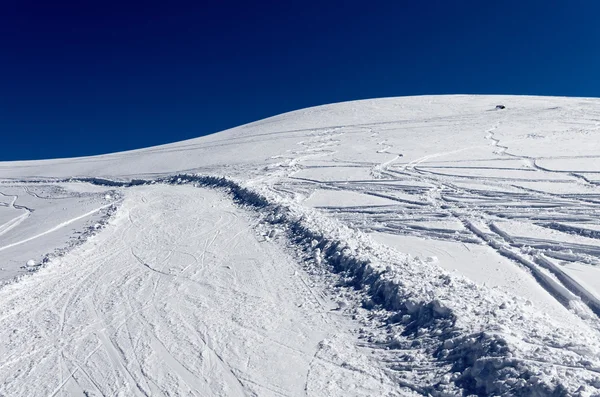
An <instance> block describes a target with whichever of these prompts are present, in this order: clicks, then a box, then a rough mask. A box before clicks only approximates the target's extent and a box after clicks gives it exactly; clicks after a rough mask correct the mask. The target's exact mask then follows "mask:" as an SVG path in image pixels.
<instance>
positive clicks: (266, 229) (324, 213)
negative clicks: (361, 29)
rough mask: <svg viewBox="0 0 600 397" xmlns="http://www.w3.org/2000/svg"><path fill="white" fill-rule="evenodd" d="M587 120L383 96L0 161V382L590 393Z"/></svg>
mask: <svg viewBox="0 0 600 397" xmlns="http://www.w3.org/2000/svg"><path fill="white" fill-rule="evenodd" d="M499 103H502V104H504V105H506V109H503V110H502V111H497V110H495V107H496V105H497V104H499ZM599 119H600V100H596V99H586V98H551V97H516V96H465V95H457V96H422V97H405V98H385V99H375V100H366V101H356V102H347V103H340V104H332V105H326V106H320V107H316V108H309V109H303V110H299V111H296V112H291V113H286V114H283V115H279V116H276V117H272V118H269V119H265V120H261V121H257V122H255V123H251V124H248V125H244V126H240V127H237V128H233V129H231V130H227V131H223V132H221V133H218V134H214V135H210V136H207V137H202V138H198V139H193V140H189V141H184V142H178V143H173V144H169V145H164V146H159V147H153V148H147V149H140V150H136V151H131V152H123V153H115V154H111V155H103V156H95V157H86V158H77V159H58V160H46V161H35V162H11V163H0V267H1V268H2V269H3V270H0V279H2V280H4V282H5V284H6V285H4V286H3V287H1V288H0V395H11V396H13V395H17V396H19V395H23V396H25V395H82V394H84V395H85V393H87V394H88V395H94V394H97V395H119V394H120V395H177V394H179V395H261V396H262V395H314V396H334V395H461V394H462V395H469V394H476V395H506V396H508V395H551V394H554V395H573V396H575V395H578V396H579V395H580V396H587V395H590V396H591V395H597V394H599V393H600V374H599V373H598V372H599V371H598V368H600V338H599V336H600V335H599V332H600V319H599V318H598V316H599V315H600V300H599V299H598V297H599V296H600V292H599V291H600V290H599V289H598V288H600V287H599V286H600V281H599V280H600V274H599V273H598V269H597V266H598V265H599V264H600V247H599V246H598V237H599V234H598V230H600V222H599V221H598V219H599V217H598V215H599V212H600V211H599V210H600V208H599V207H598V206H599V205H600V185H599V184H598V183H597V182H596V180H597V179H598V177H597V175H596V174H595V172H598V171H600V170H598V168H597V167H598V166H597V164H598V162H597V160H598V149H600V147H599V146H598V142H600V139H599V138H600V136H599V135H600V127H599V124H598V121H597V120H599ZM29 260H32V261H34V262H35V263H39V264H40V266H33V267H31V266H24V264H26V263H27V261H29ZM32 270H35V271H34V272H33V271H32ZM15 276H18V277H17V278H15Z"/></svg>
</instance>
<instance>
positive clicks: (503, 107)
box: [496, 105, 506, 110]
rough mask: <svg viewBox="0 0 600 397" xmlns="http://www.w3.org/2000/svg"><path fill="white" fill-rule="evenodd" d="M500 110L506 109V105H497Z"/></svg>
mask: <svg viewBox="0 0 600 397" xmlns="http://www.w3.org/2000/svg"><path fill="white" fill-rule="evenodd" d="M500 109H506V106H504V105H496V110H500Z"/></svg>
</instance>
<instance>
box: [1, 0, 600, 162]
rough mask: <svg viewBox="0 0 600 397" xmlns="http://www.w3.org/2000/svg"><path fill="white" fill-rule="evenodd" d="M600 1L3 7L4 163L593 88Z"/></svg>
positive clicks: (11, 3)
mask: <svg viewBox="0 0 600 397" xmlns="http://www.w3.org/2000/svg"><path fill="white" fill-rule="evenodd" d="M599 15H600V1H596V0H587V1H583V0H565V1H552V0H544V1H541V0H539V1H538V0H519V1H512V0H509V1H500V0H498V1H481V0H477V1H475V0H457V1H447V0H426V1H425V0H424V1H420V0H411V1H402V0H395V1H393V0H390V1H377V0H372V1H353V0H346V1H336V0H331V1H318V2H316V1H314V2H313V1H310V0H306V1H295V0H289V1H282V0H277V1H256V2H252V1H219V0H197V1H190V2H183V1H175V0H173V1H167V0H163V1H153V0H145V1H129V0H122V1H112V0H105V1H91V0H84V1H82V0H79V1H60V0H57V1H48V0H37V1H30V0H2V1H1V2H0V134H1V135H0V136H1V137H2V140H1V141H0V160H14V159H37V158H51V157H67V156H79V155H90V154H101V153H108V152H114V151H121V150H127V149H135V148H141V147H147V146H151V145H157V144H162V143H167V142H173V141H179V140H183V139H188V138H193V137H197V136H201V135H205V134H210V133H213V132H217V131H220V130H223V129H226V128H229V127H234V126H237V125H240V124H243V123H247V122H251V121H255V120H258V119H261V118H265V117H268V116H272V115H276V114H279V113H282V112H285V111H289V110H295V109H299V108H304V107H307V106H313V105H320V104H324V103H331V102H339V101H346V100H353V99H364V98H373V97H385V96H403V95H418V94H454V93H482V94H483V93H487V94H500V93H501V94H535V95H566V96H594V97H597V96H600V23H598V16H599Z"/></svg>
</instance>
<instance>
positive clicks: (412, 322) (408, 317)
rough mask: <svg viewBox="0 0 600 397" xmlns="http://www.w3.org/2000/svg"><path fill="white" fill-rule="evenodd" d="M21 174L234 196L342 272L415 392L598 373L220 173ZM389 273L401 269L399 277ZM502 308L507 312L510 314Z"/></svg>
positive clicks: (303, 252) (509, 389) (448, 279)
mask: <svg viewBox="0 0 600 397" xmlns="http://www.w3.org/2000/svg"><path fill="white" fill-rule="evenodd" d="M23 182H27V183H38V182H39V183H58V182H84V183H90V184H94V185H99V186H110V187H120V188H128V187H133V186H140V185H148V184H156V183H161V184H169V185H184V184H185V185H187V184H191V185H194V186H196V187H205V188H211V189H219V190H222V191H224V192H226V193H227V194H228V195H229V196H230V197H231V198H232V199H233V201H234V202H235V203H236V204H238V205H240V206H243V207H246V208H251V209H253V210H256V211H257V212H258V213H259V215H260V218H261V219H262V222H263V225H267V227H270V228H274V229H278V230H280V231H283V232H284V234H285V235H286V237H287V242H288V243H289V244H290V245H291V246H292V248H293V249H295V251H296V252H297V254H298V255H299V256H300V257H301V258H303V259H304V261H305V262H306V263H308V266H312V267H321V268H325V269H327V270H331V271H332V272H333V273H335V275H336V277H337V278H338V279H339V280H341V281H340V284H341V286H342V287H348V288H352V289H355V290H358V291H359V294H358V295H360V296H363V298H362V300H357V302H356V303H357V304H362V305H363V307H364V308H366V309H367V310H368V311H369V312H370V313H371V316H370V320H371V324H373V323H377V324H379V325H381V326H382V327H385V328H386V329H387V331H386V336H385V337H384V338H382V337H381V336H377V335H374V334H371V335H365V336H364V339H366V343H365V346H366V347H368V348H370V349H373V350H377V351H379V352H381V353H382V354H387V355H389V354H391V355H392V356H393V358H392V359H390V360H389V371H390V372H391V373H393V374H396V375H397V378H396V380H397V382H398V385H399V386H403V387H406V388H408V389H411V390H413V391H415V392H417V393H419V394H423V395H445V394H447V393H451V394H463V395H469V394H477V395H506V396H513V395H538V396H542V395H544V396H562V395H570V394H571V393H570V392H573V391H571V390H567V388H566V387H565V386H564V385H563V384H562V383H561V380H560V378H556V379H555V380H554V382H552V383H550V382H548V383H544V382H540V381H539V379H538V378H537V377H536V376H535V374H536V373H539V372H540V371H541V370H542V369H543V368H547V367H552V368H558V367H568V368H571V369H573V370H576V371H579V373H580V375H581V378H582V379H585V380H586V383H588V384H594V382H596V379H599V378H598V377H597V375H598V374H600V369H596V368H595V367H593V366H592V365H591V364H590V362H589V361H588V360H587V359H588V358H587V357H585V356H584V355H578V354H577V352H576V350H577V349H576V347H573V349H571V350H569V351H568V352H567V354H568V355H569V362H574V364H573V365H562V364H561V362H562V358H561V357H560V356H557V357H556V359H555V361H554V362H545V361H544V362H541V361H536V360H535V359H531V358H530V357H527V356H525V355H523V354H522V352H519V351H517V350H518V349H516V348H515V344H513V343H512V342H511V340H510V338H506V337H505V335H503V334H502V333H501V332H498V330H496V329H485V328H482V329H480V330H477V331H475V332H473V330H472V329H468V328H467V327H465V326H464V324H461V323H460V321H458V320H459V318H460V316H461V315H462V314H463V313H459V312H457V310H456V308H453V307H451V305H447V303H451V302H450V301H449V300H447V299H444V295H446V298H447V297H448V296H447V294H448V290H449V289H450V290H452V289H455V288H456V287H457V286H460V288H462V289H466V290H469V291H473V294H474V296H475V297H483V296H484V295H485V294H486V292H485V291H482V290H481V287H479V286H477V285H476V284H474V283H472V282H470V281H468V280H466V279H463V278H458V279H457V278H455V277H454V276H452V275H450V274H448V273H446V272H444V271H441V269H439V268H436V273H435V274H434V275H432V274H429V275H428V276H424V273H426V272H427V269H425V270H418V269H417V267H423V266H425V267H427V266H430V265H429V264H426V263H424V262H419V263H418V264H417V265H418V266H417V267H415V266H414V264H411V263H410V262H408V261H407V259H406V258H404V257H400V256H399V255H398V254H397V253H396V252H395V251H393V250H391V249H389V248H386V247H383V246H379V245H375V246H373V243H372V241H371V240H366V239H367V237H366V236H364V235H363V234H362V233H361V232H358V231H356V230H351V229H349V228H347V227H345V226H343V225H340V224H339V223H333V224H331V223H327V222H325V223H323V222H319V221H316V220H315V218H316V217H319V215H318V214H317V213H316V212H315V211H312V210H307V209H306V208H302V209H301V208H300V207H299V206H295V205H293V204H290V203H289V202H282V201H281V200H280V199H278V197H277V196H276V195H274V194H272V193H271V192H269V191H268V190H266V189H265V190H262V191H255V190H253V189H250V188H247V187H244V186H242V185H241V184H240V183H238V182H236V181H234V180H232V179H228V178H225V177H218V176H210V175H193V174H176V175H172V176H167V177H159V178H155V179H147V180H146V179H134V180H129V181H118V180H111V179H106V178H68V179H62V180H60V179H44V180H26V181H23ZM115 211H116V206H114V207H111V214H112V213H114V212H115ZM320 220H321V221H322V219H320ZM339 229H342V231H343V233H340V232H339ZM349 234H350V235H353V237H355V238H357V240H358V241H359V242H360V243H359V244H358V245H357V244H352V243H349V242H348V241H347V239H346V237H347V236H348V235H349ZM317 258H318V259H317ZM413 261H414V260H413ZM44 262H47V261H44ZM390 263H394V265H395V266H396V269H392V268H391V267H390V266H389V264H390ZM398 269H399V270H398ZM398 271H400V272H406V273H407V275H405V276H404V277H398ZM407 277H408V278H407ZM407 280H413V281H417V280H420V281H421V282H423V284H424V285H426V284H428V285H426V287H425V288H424V287H423V286H422V285H419V284H418V282H415V283H409V282H407ZM424 290H426V291H425V292H424ZM437 291H442V292H437ZM495 306H499V307H500V309H504V311H505V312H510V310H511V309H512V306H510V303H509V305H508V307H506V305H505V303H502V302H495ZM503 306H504V307H503ZM507 316H508V317H510V314H508V315H507ZM532 321H535V320H532ZM531 343H533V342H531ZM533 344H535V343H533ZM560 347H565V346H560ZM548 348H549V349H553V348H554V347H548ZM415 351H418V352H419V354H421V355H423V354H424V355H425V356H426V357H427V359H426V360H423V362H425V363H427V365H428V367H425V366H423V363H422V362H412V363H411V361H413V359H414V357H415V356H414V352H415ZM390 352H391V353H390ZM432 363H433V366H432ZM406 371H409V372H415V371H416V372H419V371H423V372H432V371H433V373H434V374H435V376H432V377H431V381H429V382H428V383H429V384H428V385H427V386H425V387H421V386H418V387H417V386H414V385H413V386H411V385H410V384H411V382H407V381H405V380H404V379H403V377H404V376H403V373H404V372H406ZM417 376H418V375H417ZM507 380H508V381H507ZM426 383H427V382H426ZM594 386H595V384H594Z"/></svg>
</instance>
